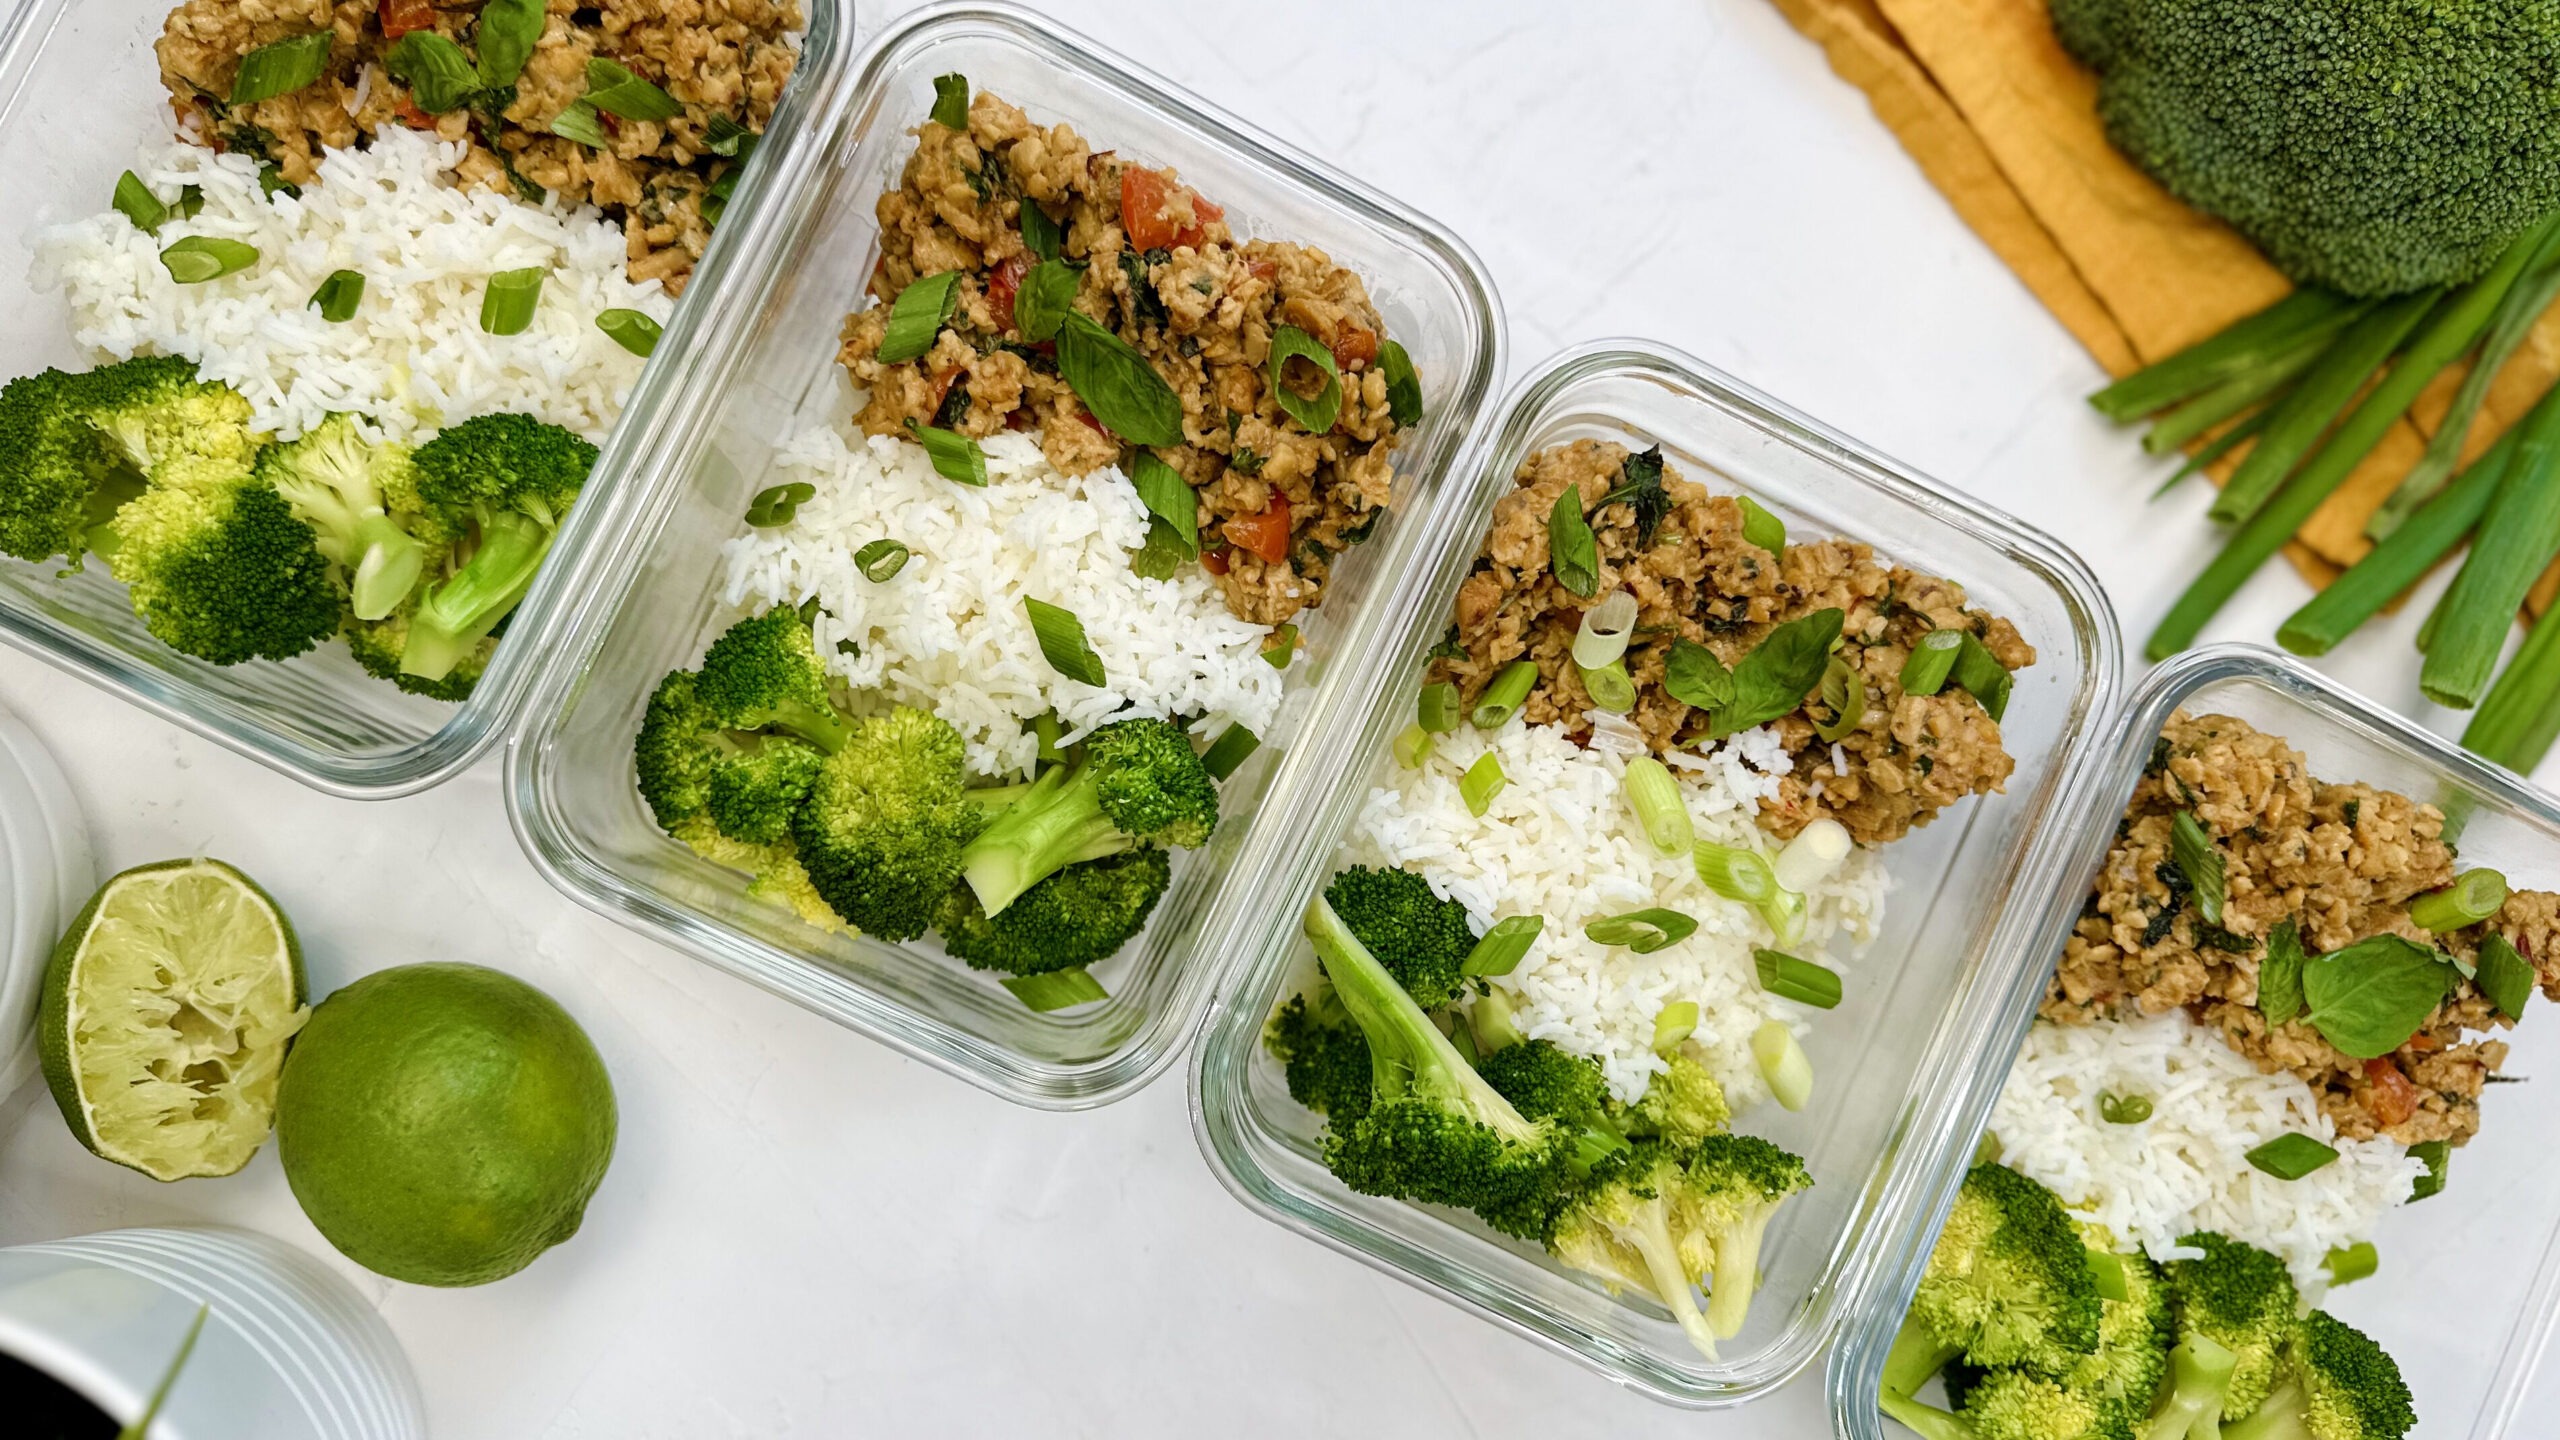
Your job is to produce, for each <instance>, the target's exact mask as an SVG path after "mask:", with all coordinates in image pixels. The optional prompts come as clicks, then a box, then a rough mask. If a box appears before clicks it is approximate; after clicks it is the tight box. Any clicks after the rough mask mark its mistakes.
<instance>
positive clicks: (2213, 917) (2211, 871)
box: [2169, 810, 2223, 925]
mask: <svg viewBox="0 0 2560 1440" xmlns="http://www.w3.org/2000/svg"><path fill="white" fill-rule="evenodd" d="M2169 855H2170V858H2172V859H2174V860H2176V861H2177V862H2178V869H2179V870H2180V871H2182V872H2184V873H2185V875H2186V877H2187V881H2188V883H2190V884H2192V885H2193V886H2195V901H2196V913H2198V914H2200V915H2202V916H2204V923H2206V924H2207V925H2220V924H2221V923H2222V896H2223V875H2222V852H2221V851H2220V850H2217V849H2215V848H2214V845H2213V837H2212V836H2210V835H2207V834H2206V833H2205V830H2204V826H2203V825H2202V824H2201V823H2199V822H2198V821H2197V819H2196V817H2195V815H2194V813H2193V812H2191V811H2186V810H2181V811H2179V812H2178V817H2177V818H2176V819H2175V820H2172V821H2170V822H2169Z"/></svg>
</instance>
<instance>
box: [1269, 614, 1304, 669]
mask: <svg viewBox="0 0 2560 1440" xmlns="http://www.w3.org/2000/svg"><path fill="white" fill-rule="evenodd" d="M1297 658H1298V627H1297V626H1295V625H1282V626H1279V627H1277V628H1275V629H1274V630H1273V631H1272V632H1271V636H1270V638H1269V639H1266V640H1264V641H1263V642H1262V663H1263V664H1265V665H1268V666H1270V667H1271V668H1272V669H1274V670H1286V669H1288V668H1289V662H1290V661H1292V660H1295V659H1297Z"/></svg>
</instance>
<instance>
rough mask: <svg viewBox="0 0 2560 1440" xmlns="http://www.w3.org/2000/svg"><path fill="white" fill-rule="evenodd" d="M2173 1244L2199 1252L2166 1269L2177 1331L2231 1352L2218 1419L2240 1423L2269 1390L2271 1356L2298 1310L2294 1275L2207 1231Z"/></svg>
mask: <svg viewBox="0 0 2560 1440" xmlns="http://www.w3.org/2000/svg"><path fill="white" fill-rule="evenodd" d="M2178 1243H2179V1244H2180V1245H2182V1246H2187V1247H2190V1248H2193V1249H2198V1250H2202V1251H2203V1252H2204V1255H2203V1256H2202V1258H2200V1259H2194V1260H2172V1261H2170V1262H2169V1263H2168V1265H2167V1266H2166V1267H2165V1276H2166V1281H2167V1289H2168V1292H2169V1303H2170V1306H2171V1309H2172V1310H2173V1312H2174V1313H2175V1314H2176V1316H2177V1321H2178V1330H2179V1333H2180V1334H2181V1335H2201V1336H2204V1337H2206V1338H2207V1339H2210V1340H2212V1341H2213V1342H2214V1343H2215V1344H2217V1345H2220V1346H2222V1347H2223V1348H2224V1349H2227V1350H2229V1351H2230V1352H2231V1353H2232V1355H2233V1356H2234V1357H2235V1359H2236V1362H2237V1363H2236V1365H2235V1367H2234V1369H2233V1371H2232V1374H2231V1384H2230V1386H2229V1390H2228V1393H2227V1394H2226V1395H2225V1396H2224V1398H2223V1402H2222V1415H2223V1418H2224V1419H2225V1420H2240V1419H2244V1418H2246V1417H2247V1416H2248V1415H2249V1413H2250V1412H2252V1411H2254V1410H2256V1409H2257V1408H2258V1404H2259V1402H2260V1401H2262V1400H2264V1399H2266V1398H2267V1392H2268V1391H2269V1390H2270V1389H2272V1388H2274V1385H2275V1374H2276V1363H2277V1358H2278V1356H2279V1354H2280V1353H2281V1352H2282V1351H2283V1349H2284V1346H2285V1342H2286V1341H2287V1340H2290V1339H2291V1338H2292V1337H2293V1330H2294V1315H2295V1312H2296V1311H2297V1310H2298V1309H2299V1308H2300V1300H2299V1297H2298V1296H2297V1294H2296V1292H2295V1290H2294V1285H2293V1272H2292V1271H2291V1270H2289V1269H2288V1268H2286V1266H2285V1263H2284V1261H2283V1260H2282V1259H2281V1258H2279V1257H2277V1256H2275V1255H2271V1254H2269V1253H2268V1252H2266V1251H2264V1250H2261V1249H2259V1248H2258V1247H2256V1246H2254V1245H2248V1244H2243V1243H2242V1242H2240V1241H2238V1240H2233V1239H2230V1238H2228V1237H2227V1236H2222V1235H2216V1234H2213V1233H2212V1232H2210V1231H2199V1232H2197V1233H2195V1234H2193V1235H2189V1236H2187V1237H2185V1238H2184V1239H2182V1240H2180V1241H2179V1242H2178Z"/></svg>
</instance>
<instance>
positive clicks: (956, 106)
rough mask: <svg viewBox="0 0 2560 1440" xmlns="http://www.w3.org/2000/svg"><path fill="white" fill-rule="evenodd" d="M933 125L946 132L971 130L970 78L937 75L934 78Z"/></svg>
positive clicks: (956, 75) (955, 75) (954, 75)
mask: <svg viewBox="0 0 2560 1440" xmlns="http://www.w3.org/2000/svg"><path fill="white" fill-rule="evenodd" d="M931 118H932V120H933V123H934V124H936V125H939V126H941V127H942V128H943V129H945V130H966V129H968V128H969V77H968V76H966V75H959V74H952V75H936V76H934V77H933V114H932V116H931Z"/></svg>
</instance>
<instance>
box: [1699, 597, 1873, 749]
mask: <svg viewBox="0 0 2560 1440" xmlns="http://www.w3.org/2000/svg"><path fill="white" fill-rule="evenodd" d="M1846 618H1847V617H1846V616H1845V615H1843V614H1842V613H1841V612H1840V611H1839V610H1838V609H1836V608H1835V609H1830V610H1816V611H1814V612H1813V613H1812V614H1810V615H1806V616H1801V617H1799V618H1797V619H1794V620H1790V621H1788V622H1787V623H1786V624H1784V625H1781V626H1779V627H1777V628H1776V629H1774V630H1771V631H1770V632H1769V636H1768V638H1767V639H1765V640H1763V641H1761V642H1760V644H1759V646H1758V648H1756V649H1754V650H1753V651H1752V652H1751V653H1750V654H1748V655H1745V656H1743V657H1742V663H1741V664H1739V665H1736V666H1734V667H1733V703H1732V704H1730V705H1727V706H1726V707H1724V708H1723V709H1721V710H1718V711H1717V712H1716V713H1715V715H1714V716H1713V717H1712V718H1711V719H1710V720H1709V721H1708V722H1707V734H1708V736H1709V738H1711V739H1717V740H1721V739H1723V738H1724V737H1725V736H1727V735H1735V734H1739V733H1741V732H1742V731H1745V730H1748V729H1751V728H1752V727H1753V726H1755V725H1766V724H1768V723H1769V722H1770V721H1772V720H1775V719H1778V718H1779V717H1780V716H1783V715H1787V714H1790V713H1792V712H1793V711H1794V710H1795V708H1796V707H1797V706H1799V705H1802V704H1803V703H1804V697H1805V696H1807V695H1809V694H1811V693H1813V688H1814V687H1815V686H1817V685H1819V684H1821V683H1822V672H1823V671H1824V669H1826V668H1828V667H1829V665H1830V664H1831V642H1832V641H1834V640H1837V639H1839V638H1840V624H1841V622H1842V621H1843V620H1845V619H1846Z"/></svg>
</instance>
